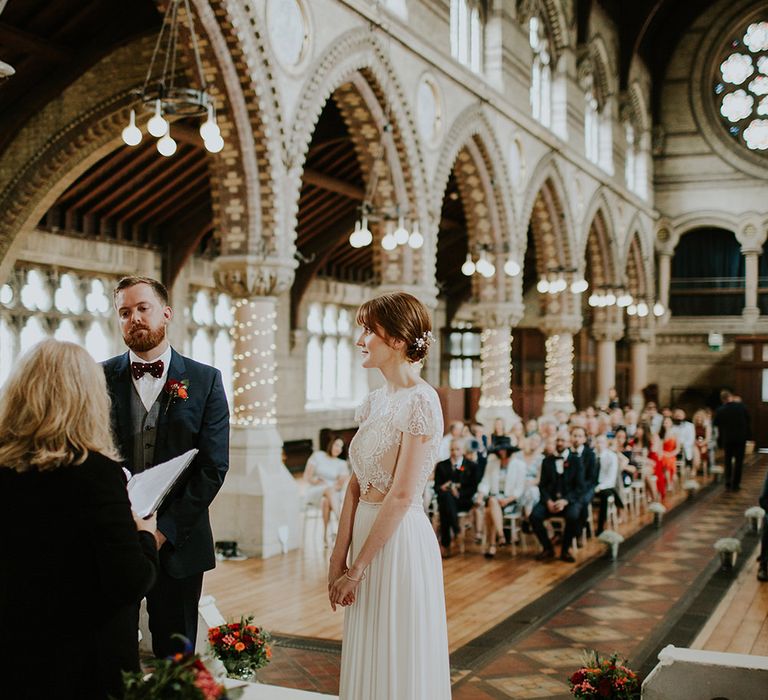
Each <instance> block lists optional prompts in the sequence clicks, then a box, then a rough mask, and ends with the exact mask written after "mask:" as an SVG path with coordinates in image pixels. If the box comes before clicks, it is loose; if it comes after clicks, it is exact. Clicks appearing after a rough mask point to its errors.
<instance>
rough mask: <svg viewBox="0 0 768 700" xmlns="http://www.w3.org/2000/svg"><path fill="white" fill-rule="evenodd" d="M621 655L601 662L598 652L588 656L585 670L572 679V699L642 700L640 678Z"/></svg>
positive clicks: (612, 656)
mask: <svg viewBox="0 0 768 700" xmlns="http://www.w3.org/2000/svg"><path fill="white" fill-rule="evenodd" d="M625 664H626V660H625V659H620V658H619V655H618V654H612V655H611V656H610V657H608V658H604V659H601V658H600V656H599V654H598V653H597V652H596V651H593V652H591V653H588V654H586V655H585V659H584V666H582V667H581V668H580V669H579V670H578V671H576V672H575V673H574V674H573V675H572V676H571V677H570V679H569V681H570V685H571V695H573V696H574V697H576V698H582V699H583V700H598V699H599V698H608V699H609V700H636V699H637V698H639V697H640V681H639V680H638V678H637V674H636V673H635V672H634V671H631V670H630V669H629V668H627V667H626V666H625Z"/></svg>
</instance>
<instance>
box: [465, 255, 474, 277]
mask: <svg viewBox="0 0 768 700" xmlns="http://www.w3.org/2000/svg"><path fill="white" fill-rule="evenodd" d="M475 269H476V266H475V263H474V262H473V260H472V254H471V253H467V259H466V260H465V261H464V264H463V265H462V266H461V272H462V274H464V275H466V276H467V277H472V275H474V274H475Z"/></svg>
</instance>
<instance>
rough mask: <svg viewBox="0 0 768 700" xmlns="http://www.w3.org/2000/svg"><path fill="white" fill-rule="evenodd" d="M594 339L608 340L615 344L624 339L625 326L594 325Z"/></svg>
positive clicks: (611, 324)
mask: <svg viewBox="0 0 768 700" xmlns="http://www.w3.org/2000/svg"><path fill="white" fill-rule="evenodd" d="M592 337H593V338H594V339H595V340H597V341H601V340H607V341H610V342H613V343H615V342H616V341H617V340H621V339H622V338H623V337H624V326H623V325H619V324H615V323H593V324H592Z"/></svg>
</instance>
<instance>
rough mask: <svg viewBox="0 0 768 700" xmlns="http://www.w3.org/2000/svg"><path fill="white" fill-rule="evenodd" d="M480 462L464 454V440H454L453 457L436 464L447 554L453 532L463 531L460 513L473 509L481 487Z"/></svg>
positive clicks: (443, 548) (447, 554)
mask: <svg viewBox="0 0 768 700" xmlns="http://www.w3.org/2000/svg"><path fill="white" fill-rule="evenodd" d="M477 484H478V479H477V465H476V464H475V463H474V462H470V461H469V460H467V459H466V458H465V457H464V441H463V440H452V441H451V444H450V452H449V458H448V459H446V460H443V461H441V462H438V463H437V466H436V467H435V493H436V494H437V508H438V512H439V513H440V544H441V546H442V554H443V557H448V556H450V549H451V532H453V534H455V535H460V534H461V533H460V532H459V513H460V512H462V511H465V512H469V511H471V510H472V506H473V499H474V496H475V492H476V491H477Z"/></svg>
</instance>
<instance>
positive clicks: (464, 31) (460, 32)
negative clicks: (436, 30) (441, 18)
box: [451, 0, 484, 73]
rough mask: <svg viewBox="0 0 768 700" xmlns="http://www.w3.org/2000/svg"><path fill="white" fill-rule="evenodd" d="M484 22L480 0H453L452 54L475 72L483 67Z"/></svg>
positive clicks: (478, 71)
mask: <svg viewBox="0 0 768 700" xmlns="http://www.w3.org/2000/svg"><path fill="white" fill-rule="evenodd" d="M483 22H484V20H483V8H482V3H481V2H480V1H479V0H451V56H453V57H454V58H455V59H456V60H457V61H458V62H459V63H461V64H462V65H464V66H467V68H470V69H471V70H473V71H474V72H475V73H480V72H481V71H482V69H483V30H484V27H483Z"/></svg>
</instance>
